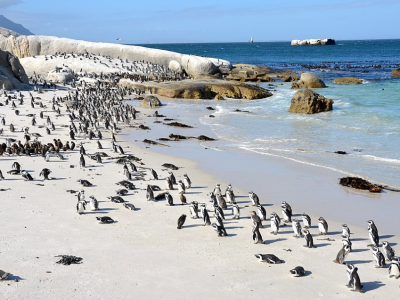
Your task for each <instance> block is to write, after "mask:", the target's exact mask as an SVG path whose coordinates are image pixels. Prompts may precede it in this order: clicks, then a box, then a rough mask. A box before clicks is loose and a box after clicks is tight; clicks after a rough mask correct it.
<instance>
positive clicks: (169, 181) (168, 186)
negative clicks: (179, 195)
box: [165, 177, 174, 191]
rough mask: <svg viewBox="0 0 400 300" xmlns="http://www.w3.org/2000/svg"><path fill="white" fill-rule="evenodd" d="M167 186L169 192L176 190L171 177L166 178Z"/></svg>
mask: <svg viewBox="0 0 400 300" xmlns="http://www.w3.org/2000/svg"><path fill="white" fill-rule="evenodd" d="M165 185H166V187H167V190H171V191H172V190H173V189H174V186H173V184H172V181H171V178H170V177H166V178H165Z"/></svg>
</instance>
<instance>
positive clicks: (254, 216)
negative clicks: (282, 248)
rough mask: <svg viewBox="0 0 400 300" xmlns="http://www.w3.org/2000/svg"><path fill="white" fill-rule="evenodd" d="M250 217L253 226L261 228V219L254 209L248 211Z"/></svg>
mask: <svg viewBox="0 0 400 300" xmlns="http://www.w3.org/2000/svg"><path fill="white" fill-rule="evenodd" d="M250 217H251V219H252V221H253V224H254V226H255V227H259V228H263V225H262V221H261V219H260V217H259V216H257V213H256V212H255V211H251V212H250Z"/></svg>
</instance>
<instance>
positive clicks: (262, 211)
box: [257, 204, 267, 221]
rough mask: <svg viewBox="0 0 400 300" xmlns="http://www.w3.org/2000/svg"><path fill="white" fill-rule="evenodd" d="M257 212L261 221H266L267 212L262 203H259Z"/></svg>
mask: <svg viewBox="0 0 400 300" xmlns="http://www.w3.org/2000/svg"><path fill="white" fill-rule="evenodd" d="M257 214H258V216H259V217H260V219H261V221H265V220H266V219H267V212H266V210H265V208H264V206H262V205H261V204H258V205H257Z"/></svg>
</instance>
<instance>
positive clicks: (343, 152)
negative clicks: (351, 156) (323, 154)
mask: <svg viewBox="0 0 400 300" xmlns="http://www.w3.org/2000/svg"><path fill="white" fill-rule="evenodd" d="M335 153H336V154H347V152H346V151H340V150H339V151H335Z"/></svg>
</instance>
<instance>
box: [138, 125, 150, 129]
mask: <svg viewBox="0 0 400 300" xmlns="http://www.w3.org/2000/svg"><path fill="white" fill-rule="evenodd" d="M139 129H143V130H150V127H148V126H145V125H143V124H140V125H139Z"/></svg>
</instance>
